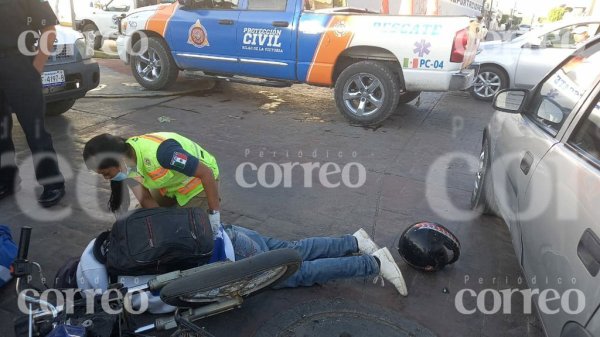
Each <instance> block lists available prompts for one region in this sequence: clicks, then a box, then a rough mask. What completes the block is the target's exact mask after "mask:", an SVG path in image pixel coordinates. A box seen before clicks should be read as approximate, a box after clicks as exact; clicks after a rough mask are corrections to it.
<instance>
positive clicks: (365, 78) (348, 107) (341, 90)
mask: <svg viewBox="0 0 600 337" xmlns="http://www.w3.org/2000/svg"><path fill="white" fill-rule="evenodd" d="M334 93H335V94H334V96H335V103H336V105H337V108H338V110H339V111H340V112H341V113H342V115H343V116H344V117H346V119H348V120H349V121H350V122H352V123H356V124H360V125H366V126H373V125H378V124H381V122H383V121H384V120H386V119H387V118H388V117H389V116H390V115H391V114H392V112H394V110H395V109H396V107H397V106H398V101H399V99H400V80H399V79H398V76H397V75H396V74H394V72H393V71H392V70H391V69H390V68H389V67H388V66H386V65H385V64H383V63H381V62H375V61H361V62H357V63H354V64H352V65H350V66H348V67H347V68H346V69H344V71H342V73H341V74H340V76H339V77H338V79H337V81H336V83H335V92H334Z"/></svg>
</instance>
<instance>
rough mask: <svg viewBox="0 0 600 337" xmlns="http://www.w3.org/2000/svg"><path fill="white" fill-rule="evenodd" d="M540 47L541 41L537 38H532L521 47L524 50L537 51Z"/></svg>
mask: <svg viewBox="0 0 600 337" xmlns="http://www.w3.org/2000/svg"><path fill="white" fill-rule="evenodd" d="M541 46H542V39H541V38H539V37H537V36H536V37H532V38H531V39H529V40H527V43H526V44H525V45H523V47H524V48H531V49H538V48H540V47H541Z"/></svg>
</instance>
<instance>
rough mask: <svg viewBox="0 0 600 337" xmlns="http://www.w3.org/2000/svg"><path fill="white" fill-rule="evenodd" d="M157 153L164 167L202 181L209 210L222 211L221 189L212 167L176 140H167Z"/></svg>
mask: <svg viewBox="0 0 600 337" xmlns="http://www.w3.org/2000/svg"><path fill="white" fill-rule="evenodd" d="M157 151H158V152H157V158H158V162H159V163H160V165H161V166H162V167H164V168H166V169H169V170H173V171H177V172H179V173H183V174H185V175H186V176H188V177H196V178H199V179H200V180H202V186H204V192H205V193H206V198H207V201H208V207H209V209H211V210H213V211H218V210H220V209H221V203H220V201H219V187H218V185H217V181H216V180H215V176H214V175H213V171H212V170H211V168H210V167H208V166H206V165H204V164H203V163H202V162H201V161H200V159H198V158H196V157H195V156H193V155H192V154H191V153H189V152H187V151H185V150H184V149H183V147H182V146H181V144H179V143H178V142H177V141H176V140H174V139H167V140H165V141H164V142H163V143H162V144H160V146H159V147H158V150H157Z"/></svg>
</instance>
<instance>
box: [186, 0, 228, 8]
mask: <svg viewBox="0 0 600 337" xmlns="http://www.w3.org/2000/svg"><path fill="white" fill-rule="evenodd" d="M192 1H193V5H192V7H193V8H194V9H237V8H238V3H239V2H238V0H226V1H225V0H192Z"/></svg>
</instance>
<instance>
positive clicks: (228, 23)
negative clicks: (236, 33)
mask: <svg viewBox="0 0 600 337" xmlns="http://www.w3.org/2000/svg"><path fill="white" fill-rule="evenodd" d="M219 24H220V25H229V26H231V25H233V20H227V19H225V20H219Z"/></svg>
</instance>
